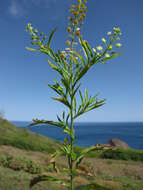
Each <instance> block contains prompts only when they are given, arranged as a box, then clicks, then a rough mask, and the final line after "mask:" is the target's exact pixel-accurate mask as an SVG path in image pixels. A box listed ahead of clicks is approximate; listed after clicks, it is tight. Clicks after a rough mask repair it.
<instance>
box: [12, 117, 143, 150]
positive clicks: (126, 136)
mask: <svg viewBox="0 0 143 190" xmlns="http://www.w3.org/2000/svg"><path fill="white" fill-rule="evenodd" d="M13 123H14V124H15V125H16V126H17V127H22V128H23V127H24V128H28V125H29V122H20V121H14V122H13ZM30 130H31V131H32V132H34V133H39V134H41V135H44V136H47V137H49V138H53V139H56V140H59V141H63V139H64V137H65V136H64V135H63V133H62V130H61V129H59V128H56V127H51V126H44V125H43V126H40V125H39V126H33V127H31V128H30ZM75 131H76V132H75V134H76V135H75V137H76V138H75V144H76V145H78V146H84V147H87V146H91V145H95V144H97V143H99V144H106V143H108V141H109V140H110V139H112V138H119V139H121V140H123V141H125V142H126V143H127V144H128V145H129V146H130V147H132V148H136V149H143V122H107V123H106V122H105V123H102V122H95V123H82V122H81V123H76V124H75Z"/></svg>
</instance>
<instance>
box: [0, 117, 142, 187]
mask: <svg viewBox="0 0 143 190" xmlns="http://www.w3.org/2000/svg"><path fill="white" fill-rule="evenodd" d="M19 135H20V136H21V138H20V137H19ZM26 136H28V138H29V139H28V138H27V139H28V140H27V141H26ZM15 138H19V140H20V141H21V142H20V146H19V145H18V144H16V139H15ZM31 139H32V141H31V142H33V146H30V143H31V142H30V140H31ZM6 140H7V141H6ZM25 142H26V146H25V144H24V143H25ZM36 142H39V143H36ZM0 144H1V145H0V189H4V190H9V189H11V190H27V189H28V187H29V183H30V180H31V179H33V177H34V176H37V175H40V174H41V173H44V174H45V175H51V176H56V177H58V178H61V179H63V177H64V180H66V179H68V176H67V171H66V167H67V165H66V162H65V158H64V157H62V156H61V157H60V158H58V159H57V160H56V161H57V165H56V167H57V168H58V170H59V171H60V172H59V173H56V172H55V171H54V169H53V167H52V165H51V164H50V156H51V153H52V152H53V149H54V146H55V145H56V146H58V143H57V142H56V141H52V140H49V139H48V138H45V137H42V136H40V135H35V134H32V133H30V132H28V131H27V130H23V129H17V128H16V127H15V126H13V125H12V124H10V123H9V122H8V121H6V120H0ZM39 144H40V145H39ZM22 145H23V146H22ZM42 146H43V147H44V148H43V147H42ZM41 147H42V148H41ZM80 150H81V149H80V148H79V147H78V148H76V151H77V152H80ZM142 157H143V151H138V150H134V149H129V150H112V151H111V150H110V151H108V150H106V151H104V152H103V151H97V152H91V153H90V154H88V155H87V157H86V158H84V160H83V162H82V163H81V164H80V165H79V167H78V171H77V174H76V175H77V176H76V178H75V186H76V188H75V190H94V189H96V190H142V189H143V162H142V161H143V160H142ZM95 158H96V159H95ZM104 158H106V159H104ZM43 189H44V190H46V189H47V190H48V189H51V190H58V189H60V190H66V188H65V187H64V186H61V185H59V184H55V183H54V184H52V183H50V182H41V183H38V184H37V185H36V186H35V187H33V188H32V190H43Z"/></svg>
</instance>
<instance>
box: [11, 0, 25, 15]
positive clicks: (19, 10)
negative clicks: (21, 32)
mask: <svg viewBox="0 0 143 190" xmlns="http://www.w3.org/2000/svg"><path fill="white" fill-rule="evenodd" d="M8 11H9V13H10V14H11V15H12V16H14V17H20V16H22V15H23V14H24V7H22V5H21V4H19V3H18V1H16V0H12V1H11V4H10V6H9V8H8Z"/></svg>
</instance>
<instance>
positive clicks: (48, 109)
mask: <svg viewBox="0 0 143 190" xmlns="http://www.w3.org/2000/svg"><path fill="white" fill-rule="evenodd" d="M72 2H73V1H71V0H5V1H1V2H0V110H3V111H4V112H5V117H6V118H7V119H9V120H31V119H32V118H35V117H36V118H37V117H38V118H45V119H54V118H55V115H56V114H57V113H60V111H62V110H63V108H62V106H61V105H60V104H57V103H56V102H54V101H53V100H51V99H50V97H51V96H53V92H52V91H51V90H50V89H48V86H47V83H48V82H49V83H52V81H53V79H54V78H55V77H56V75H55V73H54V72H52V71H51V70H50V68H49V66H48V63H47V62H46V57H45V56H43V55H39V54H36V53H32V52H28V51H27V50H26V49H25V47H26V46H29V45H30V43H29V42H30V39H29V35H28V34H27V33H26V31H25V28H26V24H27V23H28V22H31V23H32V24H33V25H34V26H36V27H37V28H38V29H39V30H40V31H43V32H44V33H46V34H49V33H50V31H51V30H52V29H53V28H54V27H55V26H56V27H57V32H56V34H55V36H54V39H53V43H52V45H53V47H59V48H62V47H64V46H65V40H66V35H67V33H66V26H67V17H68V13H69V12H68V9H69V6H70V4H71V3H72ZM87 5H88V13H87V17H86V20H85V22H84V26H83V37H84V39H86V40H88V41H89V42H90V43H91V45H92V46H93V47H95V46H97V45H99V44H100V41H101V38H102V37H103V36H105V34H106V32H107V31H110V30H112V28H113V27H114V26H119V27H120V28H121V31H122V40H121V42H122V44H123V47H122V51H123V55H122V56H121V57H119V58H116V59H114V60H112V61H111V62H109V63H108V64H106V65H97V66H95V67H94V68H93V69H92V70H91V71H90V72H89V73H88V74H87V75H86V76H85V77H84V78H83V80H82V88H84V87H86V88H87V89H88V90H89V93H90V94H91V95H95V94H96V93H97V92H100V96H99V97H101V98H106V99H107V101H106V105H105V106H103V107H101V108H99V109H97V110H95V111H92V112H90V113H88V114H86V115H84V116H82V117H81V118H80V119H79V121H143V85H142V83H143V61H142V55H143V52H142V51H143V48H142V45H143V35H142V34H143V24H142V19H143V11H142V8H143V1H142V0H138V1H136V0H120V1H116V2H115V0H108V1H106V0H88V4H87Z"/></svg>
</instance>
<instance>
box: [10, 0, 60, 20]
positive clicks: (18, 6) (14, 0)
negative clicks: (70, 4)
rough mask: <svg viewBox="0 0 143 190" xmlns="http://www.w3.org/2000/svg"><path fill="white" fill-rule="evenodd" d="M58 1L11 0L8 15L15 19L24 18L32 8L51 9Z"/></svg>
mask: <svg viewBox="0 0 143 190" xmlns="http://www.w3.org/2000/svg"><path fill="white" fill-rule="evenodd" d="M56 2H57V0H11V4H10V5H9V7H8V13H9V14H10V15H12V16H13V17H15V18H19V17H21V16H24V15H25V14H26V13H28V12H29V11H30V8H31V6H32V5H33V6H35V7H44V8H50V7H51V6H53V5H55V4H56Z"/></svg>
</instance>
